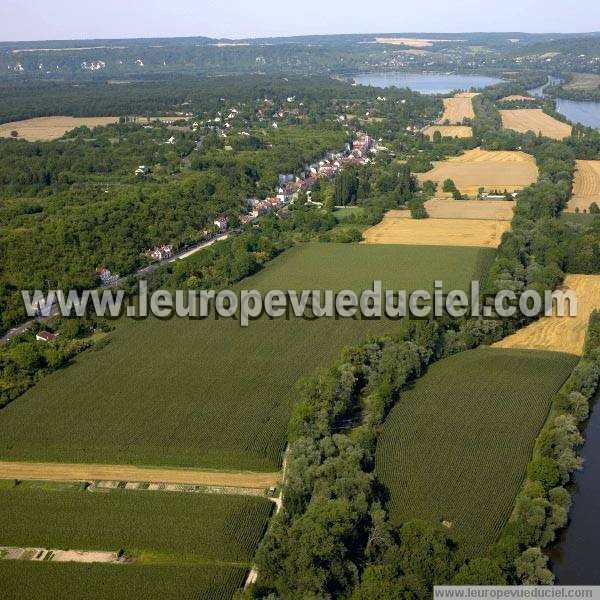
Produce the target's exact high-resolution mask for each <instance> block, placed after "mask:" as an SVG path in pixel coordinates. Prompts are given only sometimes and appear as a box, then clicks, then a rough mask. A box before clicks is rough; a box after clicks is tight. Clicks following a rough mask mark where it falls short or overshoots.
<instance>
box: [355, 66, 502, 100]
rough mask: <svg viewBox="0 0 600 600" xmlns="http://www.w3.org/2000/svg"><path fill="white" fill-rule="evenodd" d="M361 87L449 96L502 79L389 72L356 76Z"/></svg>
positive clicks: (492, 83) (480, 76)
mask: <svg viewBox="0 0 600 600" xmlns="http://www.w3.org/2000/svg"><path fill="white" fill-rule="evenodd" d="M353 79H354V81H355V82H356V83H358V84H359V85H373V86H376V87H383V88H387V87H392V86H396V87H398V88H409V89H411V90H413V91H414V92H420V93H421V94H449V93H450V92H452V91H453V90H470V89H471V88H475V89H482V88H484V87H487V86H489V85H494V84H496V83H501V82H502V79H498V78H497V77H487V76H486V75H457V74H449V73H403V72H397V71H389V72H385V73H363V74H360V75H354V76H353Z"/></svg>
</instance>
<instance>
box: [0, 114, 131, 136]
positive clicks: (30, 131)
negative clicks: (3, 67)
mask: <svg viewBox="0 0 600 600" xmlns="http://www.w3.org/2000/svg"><path fill="white" fill-rule="evenodd" d="M118 120H119V117H37V118H35V119H27V120H26V121H13V122H12V123H4V124H3V125H0V137H11V132H12V131H16V132H17V133H18V134H19V139H24V140H27V141H29V142H47V141H50V140H56V139H58V138H60V137H62V136H63V135H64V134H65V133H66V132H67V131H71V129H75V128H76V127H82V126H84V125H85V126H87V127H89V128H90V129H91V128H93V127H98V126H104V125H110V124H111V123H116V122H117V121H118Z"/></svg>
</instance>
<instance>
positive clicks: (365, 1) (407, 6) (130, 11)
mask: <svg viewBox="0 0 600 600" xmlns="http://www.w3.org/2000/svg"><path fill="white" fill-rule="evenodd" d="M594 30H600V2H598V0H575V1H571V2H565V0H501V1H498V0H343V1H340V0H329V2H327V1H323V0H300V1H296V2H292V1H290V0H208V1H206V0H169V1H167V0H143V1H142V0H100V1H99V0H94V1H89V0H0V41H26V40H27V41H29V40H57V39H58V40H64V39H92V38H132V37H183V36H207V37H217V38H219V37H227V38H247V37H275V36H289V35H308V34H327V33H330V34H333V33H395V32H452V33H454V32H466V31H519V32H535V33H538V32H539V33H545V32H558V33H572V32H586V31H594Z"/></svg>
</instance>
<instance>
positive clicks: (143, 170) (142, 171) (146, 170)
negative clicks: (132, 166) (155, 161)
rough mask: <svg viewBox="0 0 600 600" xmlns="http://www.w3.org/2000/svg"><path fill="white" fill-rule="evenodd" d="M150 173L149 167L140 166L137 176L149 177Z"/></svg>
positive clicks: (136, 172) (136, 171)
mask: <svg viewBox="0 0 600 600" xmlns="http://www.w3.org/2000/svg"><path fill="white" fill-rule="evenodd" d="M148 173H150V169H149V168H148V167H146V166H145V165H140V166H139V167H138V168H137V169H136V170H135V174H136V175H148Z"/></svg>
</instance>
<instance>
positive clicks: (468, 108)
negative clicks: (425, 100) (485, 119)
mask: <svg viewBox="0 0 600 600" xmlns="http://www.w3.org/2000/svg"><path fill="white" fill-rule="evenodd" d="M475 96H478V94H477V93H475V92H460V93H458V94H456V95H455V96H454V97H452V98H444V114H443V115H442V116H441V117H440V119H439V121H438V123H440V124H444V123H446V122H447V121H448V122H449V123H450V124H451V125H460V124H461V123H462V122H463V119H474V118H475V111H474V110H473V98H474V97H475Z"/></svg>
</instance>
